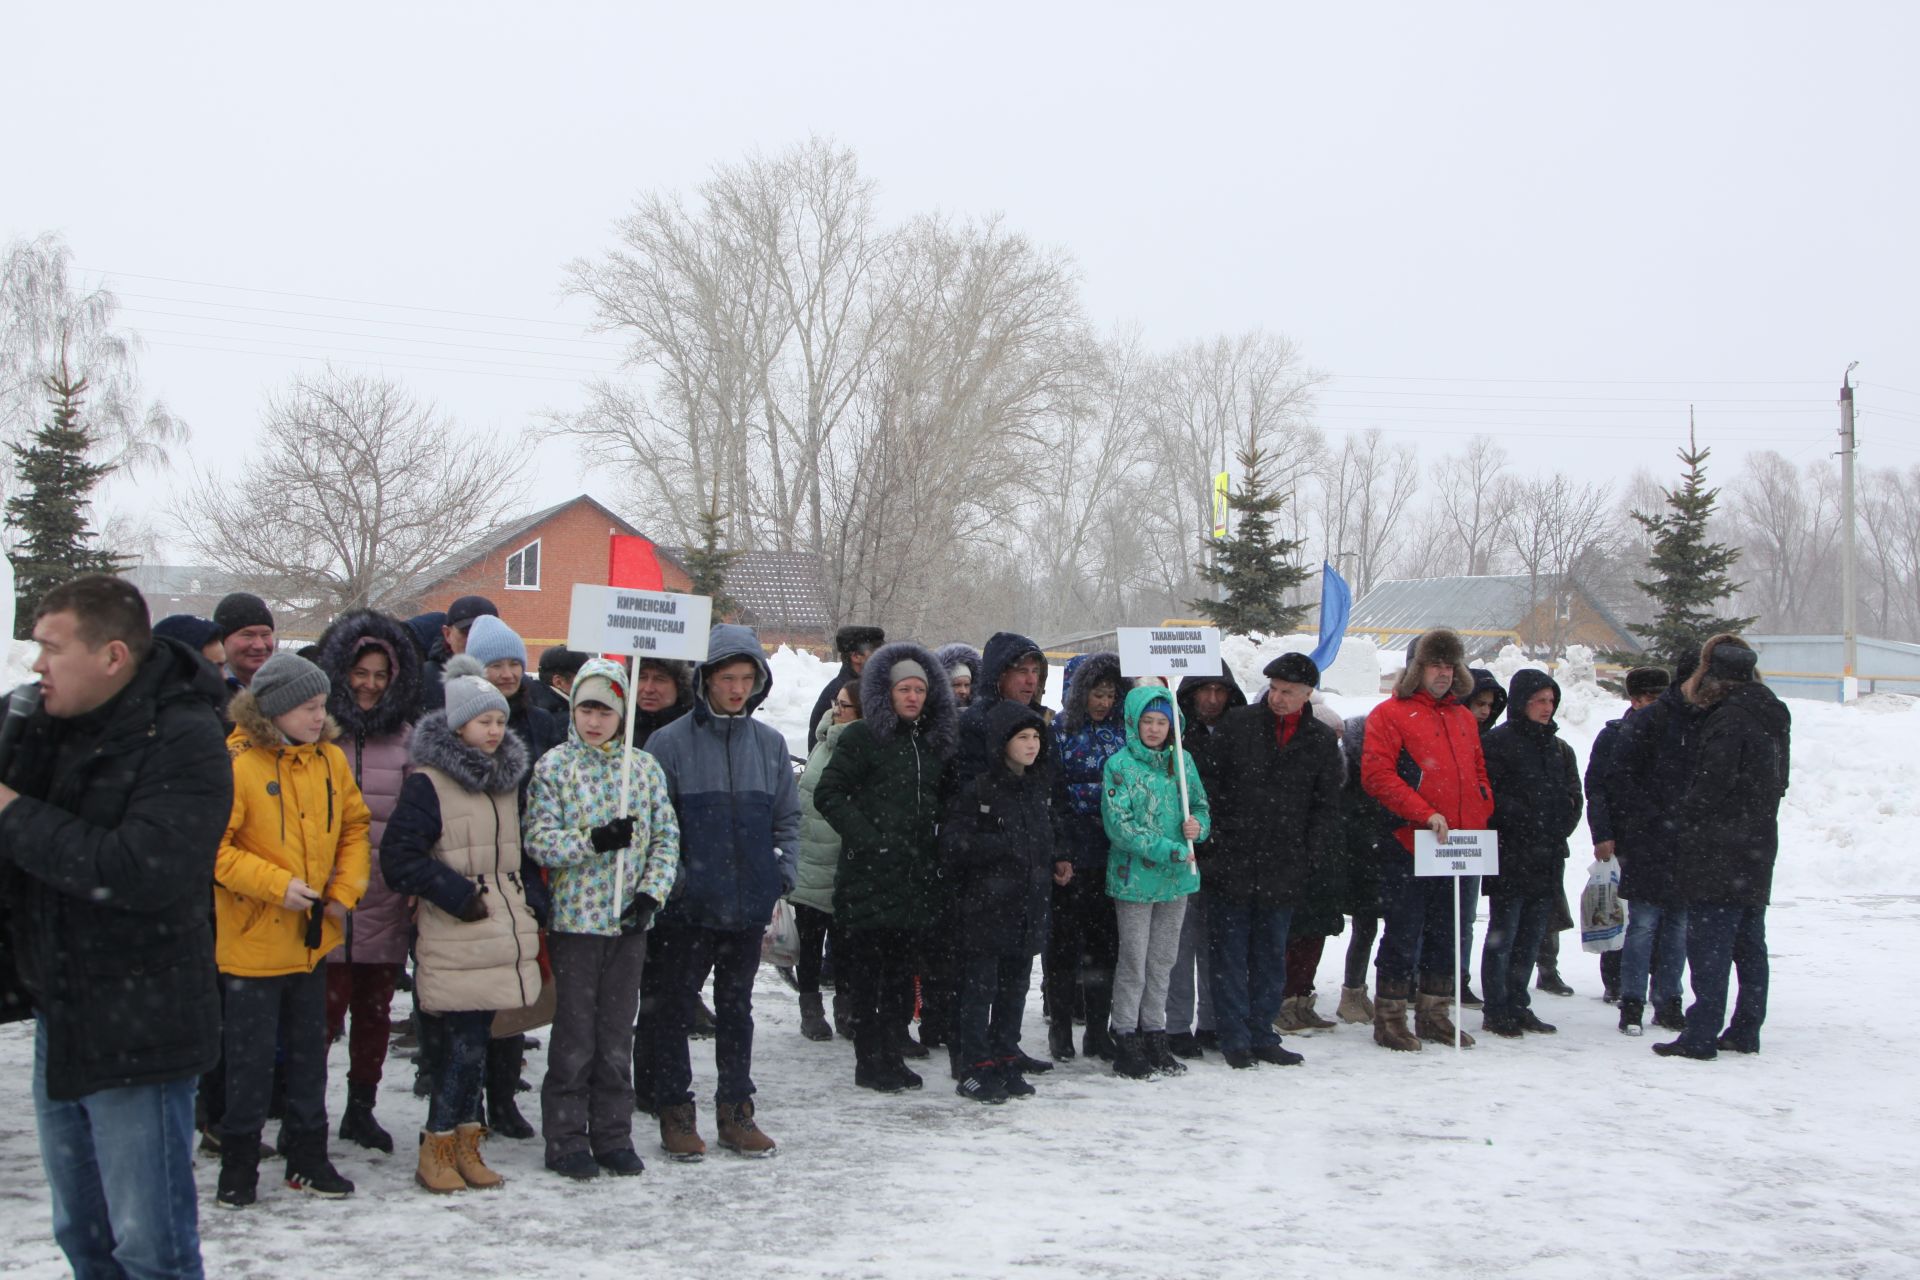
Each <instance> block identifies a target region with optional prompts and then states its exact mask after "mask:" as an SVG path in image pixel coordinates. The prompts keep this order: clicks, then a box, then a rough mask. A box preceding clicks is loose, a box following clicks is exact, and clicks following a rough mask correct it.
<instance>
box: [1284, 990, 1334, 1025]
mask: <svg viewBox="0 0 1920 1280" xmlns="http://www.w3.org/2000/svg"><path fill="white" fill-rule="evenodd" d="M1293 1016H1294V1017H1296V1018H1298V1019H1300V1025H1301V1026H1302V1027H1303V1028H1305V1029H1306V1030H1308V1031H1331V1030H1333V1029H1334V1027H1336V1026H1338V1025H1339V1024H1338V1023H1336V1022H1334V1021H1333V1020H1332V1019H1330V1018H1323V1017H1321V1016H1320V1014H1319V1012H1318V1011H1317V1010H1315V1009H1314V1007H1313V992H1311V991H1309V992H1307V994H1305V995H1303V996H1296V997H1295V998H1294V1002H1293Z"/></svg>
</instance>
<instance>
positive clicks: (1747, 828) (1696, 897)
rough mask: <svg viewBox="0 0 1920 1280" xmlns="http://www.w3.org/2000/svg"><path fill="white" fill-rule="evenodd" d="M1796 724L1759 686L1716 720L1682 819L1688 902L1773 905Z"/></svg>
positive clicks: (1679, 864) (1747, 687)
mask: <svg viewBox="0 0 1920 1280" xmlns="http://www.w3.org/2000/svg"><path fill="white" fill-rule="evenodd" d="M1792 719H1793V718H1792V716H1791V715H1790V714H1789V713H1788V711H1787V707H1786V704H1785V703H1783V702H1781V701H1780V699H1779V698H1777V697H1775V696H1774V692H1773V690H1771V689H1769V688H1767V686H1765V685H1764V684H1760V683H1758V682H1757V681H1749V682H1747V683H1745V684H1738V685H1735V686H1734V687H1733V688H1732V689H1731V690H1730V691H1729V692H1728V693H1727V695H1726V697H1725V698H1724V699H1723V700H1722V701H1721V702H1720V703H1719V705H1717V706H1715V707H1713V708H1712V709H1711V710H1710V711H1709V712H1708V714H1707V716H1706V719H1705V722H1704V723H1703V724H1702V726H1701V729H1700V756H1699V759H1698V761H1697V762H1696V763H1695V765H1694V770H1693V776H1692V779H1691V780H1690V782H1689V784H1688V787H1687V792H1686V795H1685V796H1684V797H1682V799H1681V801H1680V804H1679V806H1678V813H1677V822H1676V826H1677V828H1678V829H1679V831H1680V832H1681V833H1682V839H1681V841H1680V844H1679V846H1678V851H1677V852H1678V856H1677V857H1676V859H1675V869H1674V870H1675V888H1676V889H1677V890H1678V892H1679V894H1680V896H1681V898H1682V900H1683V901H1686V902H1689V903H1693V902H1712V903H1725V904H1729V905H1732V906H1741V907H1764V906H1766V905H1767V903H1768V902H1769V900H1770V899H1771V898H1772V895H1773V864H1774V860H1775V859H1776V858H1777V857H1778V856H1779V853H1780V826H1779V813H1780V798H1781V797H1782V796H1783V795H1785V794H1786V790H1787V782H1788V778H1789V774H1790V766H1791V763H1792V761H1791V748H1790V745H1789V739H1790V735H1791V731H1792Z"/></svg>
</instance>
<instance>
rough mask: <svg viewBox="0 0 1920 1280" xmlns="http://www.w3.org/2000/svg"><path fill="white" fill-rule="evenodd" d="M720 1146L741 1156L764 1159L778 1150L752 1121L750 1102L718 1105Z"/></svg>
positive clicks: (770, 1139)
mask: <svg viewBox="0 0 1920 1280" xmlns="http://www.w3.org/2000/svg"><path fill="white" fill-rule="evenodd" d="M720 1145H721V1146H723V1147H725V1148H726V1149H727V1150H729V1151H735V1152H738V1153H739V1154H741V1155H743V1156H753V1157H765V1156H770V1155H772V1154H773V1153H774V1152H775V1151H777V1150H779V1148H778V1147H776V1146H775V1145H774V1141H773V1139H772V1138H769V1137H768V1136H767V1135H766V1134H765V1133H763V1132H762V1131H761V1129H760V1126H759V1125H757V1124H755V1123H754V1120H753V1104H752V1103H751V1102H723V1103H721V1104H720Z"/></svg>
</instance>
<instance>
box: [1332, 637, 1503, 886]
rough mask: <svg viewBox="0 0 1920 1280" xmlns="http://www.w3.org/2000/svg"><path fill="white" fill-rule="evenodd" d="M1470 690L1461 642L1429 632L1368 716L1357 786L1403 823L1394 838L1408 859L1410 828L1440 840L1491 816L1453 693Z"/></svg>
mask: <svg viewBox="0 0 1920 1280" xmlns="http://www.w3.org/2000/svg"><path fill="white" fill-rule="evenodd" d="M1471 688H1473V676H1472V674H1471V673H1470V672H1468V670H1467V666H1466V650H1465V648H1464V647H1463V646H1462V645H1461V643H1460V637H1459V636H1457V635H1455V634H1454V633H1453V632H1451V631H1429V632H1428V633H1427V634H1426V635H1423V636H1421V637H1420V639H1419V641H1418V643H1416V644H1415V646H1414V661H1412V662H1409V663H1408V664H1407V669H1406V670H1405V671H1403V672H1401V673H1400V681H1399V683H1398V684H1396V685H1395V686H1394V689H1393V696H1392V697H1391V698H1389V699H1387V700H1386V701H1385V702H1383V703H1381V704H1380V705H1379V706H1377V707H1375V708H1374V709H1373V713H1372V714H1371V715H1369V716H1368V717H1367V736H1366V752H1365V754H1364V755H1363V756H1362V757H1361V762H1360V784H1361V786H1363V787H1365V788H1366V791H1367V794H1368V795H1370V796H1372V797H1373V798H1374V799H1375V800H1378V801H1379V802H1380V803H1381V804H1383V805H1385V806H1386V807H1387V808H1388V809H1389V810H1391V811H1392V812H1393V813H1395V814H1397V815H1398V816H1399V817H1401V818H1403V819H1405V820H1406V822H1407V823H1408V825H1407V826H1404V827H1402V828H1400V830H1399V832H1398V833H1397V834H1398V836H1399V838H1400V843H1401V845H1402V846H1403V847H1404V848H1405V849H1406V851H1407V852H1408V853H1412V852H1413V829H1414V828H1415V827H1433V828H1434V830H1435V831H1436V833H1438V834H1440V835H1443V836H1444V835H1445V834H1446V832H1447V830H1448V829H1450V828H1453V827H1459V828H1460V829H1461V830H1463V831H1475V830H1479V829H1480V828H1482V827H1485V826H1486V825H1487V823H1488V821H1489V820H1490V819H1491V818H1492V817H1493V788H1492V786H1490V785H1489V784H1488V782H1487V762H1486V758H1485V757H1484V756H1482V755H1481V753H1480V725H1479V722H1478V721H1477V720H1475V719H1474V717H1473V712H1471V711H1469V710H1467V706H1466V704H1465V703H1464V702H1462V701H1460V698H1459V697H1458V696H1456V695H1455V693H1454V690H1456V689H1459V690H1468V689H1471ZM1436 689H1437V690H1439V692H1438V693H1436V692H1435V690H1436ZM1436 817H1437V818H1439V819H1440V820H1441V822H1440V825H1438V826H1435V824H1434V819H1435V818H1436Z"/></svg>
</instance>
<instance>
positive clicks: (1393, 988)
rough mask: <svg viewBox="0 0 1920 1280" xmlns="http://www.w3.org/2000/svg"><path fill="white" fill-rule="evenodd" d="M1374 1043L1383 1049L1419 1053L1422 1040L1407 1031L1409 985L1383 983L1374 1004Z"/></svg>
mask: <svg viewBox="0 0 1920 1280" xmlns="http://www.w3.org/2000/svg"><path fill="white" fill-rule="evenodd" d="M1373 1042H1374V1043H1375V1044H1377V1045H1379V1046H1380V1047H1381V1048H1383V1049H1394V1050H1398V1051H1400V1052H1404V1053H1418V1052H1419V1051H1420V1040H1419V1038H1418V1037H1417V1036H1415V1035H1414V1034H1413V1032H1411V1031H1409V1030H1407V984H1406V983H1404V982H1382V983H1381V984H1380V986H1379V995H1378V997H1377V998H1376V999H1375V1000H1374V1002H1373Z"/></svg>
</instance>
